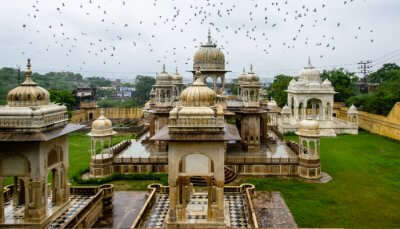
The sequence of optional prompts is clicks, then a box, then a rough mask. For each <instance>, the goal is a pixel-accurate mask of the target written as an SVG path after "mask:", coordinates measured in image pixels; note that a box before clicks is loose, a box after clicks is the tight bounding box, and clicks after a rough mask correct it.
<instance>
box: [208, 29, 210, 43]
mask: <svg viewBox="0 0 400 229" xmlns="http://www.w3.org/2000/svg"><path fill="white" fill-rule="evenodd" d="M208 44H211V30H210V28H208Z"/></svg>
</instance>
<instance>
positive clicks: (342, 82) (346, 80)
mask: <svg viewBox="0 0 400 229" xmlns="http://www.w3.org/2000/svg"><path fill="white" fill-rule="evenodd" d="M325 79H328V80H329V81H331V83H332V86H333V87H334V88H335V91H336V92H338V93H337V94H335V101H336V102H345V101H346V100H347V99H348V98H350V97H352V96H355V95H356V94H357V92H358V91H357V87H356V82H357V81H358V77H357V76H356V75H355V74H354V73H352V72H348V71H345V70H344V69H343V68H340V69H334V70H331V71H323V73H322V74H321V80H325Z"/></svg>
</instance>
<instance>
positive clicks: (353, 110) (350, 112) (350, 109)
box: [347, 104, 358, 114]
mask: <svg viewBox="0 0 400 229" xmlns="http://www.w3.org/2000/svg"><path fill="white" fill-rule="evenodd" d="M347 113H348V114H358V110H357V108H356V106H354V104H352V105H351V107H350V108H349V110H347Z"/></svg>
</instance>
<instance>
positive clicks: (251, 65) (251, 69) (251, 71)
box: [250, 64, 253, 73]
mask: <svg viewBox="0 0 400 229" xmlns="http://www.w3.org/2000/svg"><path fill="white" fill-rule="evenodd" d="M250 73H253V64H250Z"/></svg>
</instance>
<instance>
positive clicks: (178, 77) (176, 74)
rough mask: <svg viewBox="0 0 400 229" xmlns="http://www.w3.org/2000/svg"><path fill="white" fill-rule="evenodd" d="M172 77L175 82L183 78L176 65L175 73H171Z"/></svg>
mask: <svg viewBox="0 0 400 229" xmlns="http://www.w3.org/2000/svg"><path fill="white" fill-rule="evenodd" d="M172 79H173V80H175V81H177V82H181V81H182V80H183V77H182V76H181V74H179V72H178V67H176V71H175V73H174V74H173V75H172Z"/></svg>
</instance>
